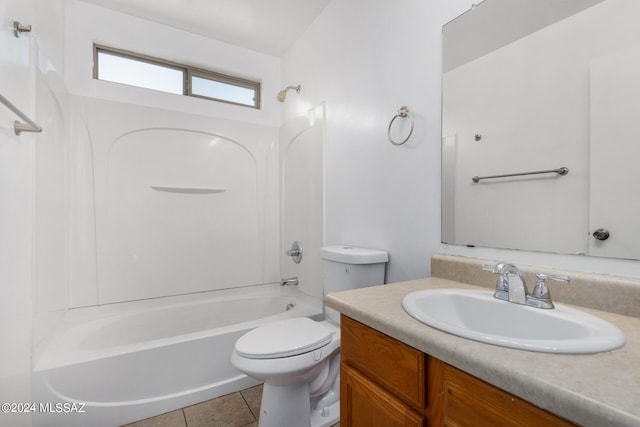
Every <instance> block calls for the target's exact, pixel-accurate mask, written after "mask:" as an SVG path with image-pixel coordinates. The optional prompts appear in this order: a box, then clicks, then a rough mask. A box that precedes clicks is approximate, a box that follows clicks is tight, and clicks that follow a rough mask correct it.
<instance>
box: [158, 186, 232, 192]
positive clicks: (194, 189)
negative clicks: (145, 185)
mask: <svg viewBox="0 0 640 427" xmlns="http://www.w3.org/2000/svg"><path fill="white" fill-rule="evenodd" d="M149 187H150V188H151V189H152V190H156V191H164V192H166V193H181V194H215V193H224V192H225V191H227V190H226V188H206V187H181V186H171V185H150V186H149Z"/></svg>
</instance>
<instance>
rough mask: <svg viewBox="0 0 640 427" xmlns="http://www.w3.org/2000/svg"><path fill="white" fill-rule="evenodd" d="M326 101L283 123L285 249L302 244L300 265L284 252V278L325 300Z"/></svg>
mask: <svg viewBox="0 0 640 427" xmlns="http://www.w3.org/2000/svg"><path fill="white" fill-rule="evenodd" d="M324 133H325V105H324V103H322V104H320V105H318V106H317V107H315V108H312V109H310V110H309V111H308V112H307V114H306V115H301V116H298V117H295V118H293V119H290V120H288V121H287V122H285V123H284V124H283V125H282V126H281V127H280V135H279V140H280V144H279V145H280V164H281V166H280V174H281V175H280V176H281V182H282V184H281V194H282V197H281V200H282V209H281V211H282V251H283V252H285V251H286V250H288V249H289V248H291V244H292V243H293V242H294V241H298V242H299V243H300V245H301V247H302V254H303V255H302V260H301V262H300V263H299V264H296V263H294V262H293V260H292V258H291V257H288V256H282V258H281V264H280V271H281V272H282V276H283V277H293V276H295V277H297V278H298V282H299V284H298V289H300V290H301V291H302V292H304V293H307V294H309V295H311V296H314V297H316V298H322V297H323V292H322V280H321V278H322V259H321V258H320V247H322V246H323V244H324Z"/></svg>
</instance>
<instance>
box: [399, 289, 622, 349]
mask: <svg viewBox="0 0 640 427" xmlns="http://www.w3.org/2000/svg"><path fill="white" fill-rule="evenodd" d="M402 307H403V308H404V309H405V311H406V312H407V313H409V314H410V315H411V316H412V317H413V318H415V319H416V320H419V321H420V322H422V323H424V324H426V325H429V326H432V327H434V328H437V329H440V330H442V331H444V332H448V333H450V334H454V335H458V336H461V337H464V338H469V339H472V340H476V341H481V342H484V343H488V344H493V345H498V346H502V347H511V348H517V349H521V350H529V351H538V352H544V353H571V354H589V353H599V352H604V351H609V350H614V349H616V348H620V347H622V346H623V345H624V343H625V338H624V334H623V333H622V332H621V331H620V330H619V329H618V328H616V327H615V326H614V325H612V324H611V323H609V322H606V321H604V320H602V319H600V318H598V317H595V316H592V315H590V314H587V313H584V312H582V311H579V310H574V309H572V308H569V307H566V306H563V305H561V304H556V308H554V309H541V308H534V307H528V306H525V305H520V304H514V303H511V302H507V301H502V300H498V299H496V298H494V297H493V292H490V291H472V290H462V289H429V290H422V291H416V292H412V293H410V294H408V295H407V296H405V297H404V299H403V300H402Z"/></svg>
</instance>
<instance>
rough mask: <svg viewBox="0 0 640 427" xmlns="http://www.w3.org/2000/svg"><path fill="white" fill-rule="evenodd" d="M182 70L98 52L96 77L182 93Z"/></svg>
mask: <svg viewBox="0 0 640 427" xmlns="http://www.w3.org/2000/svg"><path fill="white" fill-rule="evenodd" d="M183 76H184V72H183V71H182V70H175V69H173V68H168V67H163V66H161V65H156V64H151V63H149V62H144V61H136V60H135V59H131V58H123V57H121V56H116V55H109V54H108V53H105V52H98V79H99V80H108V81H111V82H116V83H124V84H127V85H131V86H138V87H144V88H147V89H155V90H160V91H163V92H169V93H175V94H178V95H182V94H183V89H182V87H183Z"/></svg>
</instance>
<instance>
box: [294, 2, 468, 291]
mask: <svg viewBox="0 0 640 427" xmlns="http://www.w3.org/2000/svg"><path fill="white" fill-rule="evenodd" d="M469 4H470V2H469V1H462V0H458V1H430V2H424V1H418V0H402V1H394V2H385V1H374V2H371V1H366V0H356V1H354V0H334V1H333V2H332V3H330V4H329V5H328V6H327V8H326V9H325V10H324V12H323V14H322V15H321V16H320V17H319V18H318V19H317V20H316V21H315V22H314V24H313V25H312V26H311V27H310V28H309V30H308V31H307V32H306V33H305V34H304V35H303V36H302V37H301V38H300V39H299V40H298V41H297V43H296V44H295V45H294V46H293V47H292V49H290V50H289V51H288V52H287V54H286V55H285V57H284V62H283V84H287V85H289V84H292V85H293V84H298V83H299V84H301V85H302V93H301V94H300V95H298V96H296V95H293V94H291V96H289V97H288V98H287V101H286V103H285V104H286V105H285V107H286V110H285V111H286V113H285V114H286V116H287V117H290V116H292V115H295V114H300V113H302V112H303V111H305V110H306V109H307V108H308V107H309V106H312V105H316V104H318V103H320V102H321V101H326V103H327V104H326V111H327V124H326V154H325V162H326V164H325V171H326V172H325V194H326V196H325V197H326V206H325V211H326V217H325V227H326V231H325V235H326V241H325V243H326V244H336V243H344V244H349V245H355V246H363V247H369V248H375V249H385V250H387V251H389V255H390V263H389V264H388V270H387V281H388V282H393V281H398V280H403V279H408V278H414V277H421V276H426V275H428V274H429V256H430V254H431V253H432V252H433V249H434V247H435V246H436V245H437V243H438V242H439V241H440V225H439V217H440V214H439V211H440V203H439V194H440V142H439V141H440V63H441V58H440V40H441V31H440V30H441V26H442V24H443V23H445V22H447V21H448V20H450V19H452V18H453V17H455V16H456V15H457V14H458V13H460V12H462V11H463V10H465V8H466V7H468V6H469ZM402 105H407V106H408V107H409V109H410V111H411V113H412V114H413V116H414V119H415V130H414V132H413V135H412V137H411V139H410V140H409V142H407V143H406V144H405V145H404V146H401V147H396V146H393V145H391V143H389V141H388V140H387V128H388V126H389V122H390V120H391V118H392V117H393V116H394V115H395V114H396V111H397V110H398V109H399V108H400V106H402ZM396 125H398V126H399V128H398V129H397V130H398V131H400V130H404V131H406V130H407V128H406V123H403V121H402V120H401V119H397V120H396V122H395V123H394V128H395V126H396Z"/></svg>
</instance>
